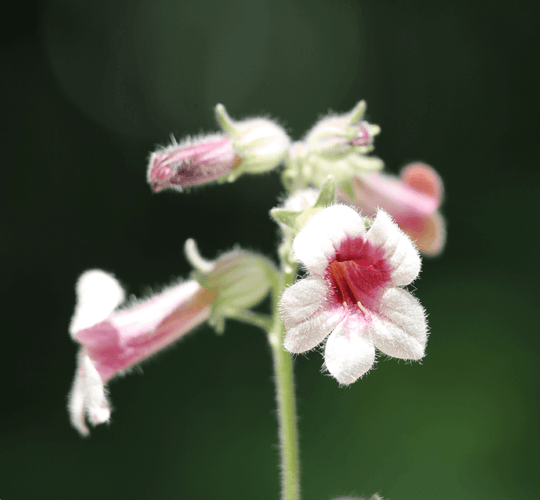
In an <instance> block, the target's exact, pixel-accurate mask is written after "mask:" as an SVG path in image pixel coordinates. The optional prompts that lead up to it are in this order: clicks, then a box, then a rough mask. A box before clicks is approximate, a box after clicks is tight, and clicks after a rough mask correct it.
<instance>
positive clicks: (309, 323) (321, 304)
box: [280, 276, 345, 353]
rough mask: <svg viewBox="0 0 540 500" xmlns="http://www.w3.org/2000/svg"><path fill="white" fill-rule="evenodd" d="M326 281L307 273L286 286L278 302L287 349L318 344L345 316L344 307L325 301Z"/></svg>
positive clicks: (303, 349)
mask: <svg viewBox="0 0 540 500" xmlns="http://www.w3.org/2000/svg"><path fill="white" fill-rule="evenodd" d="M327 292H328V289H327V287H326V283H325V282H324V281H323V280H322V279H320V278H318V277H316V276H310V277H309V278H306V279H304V280H302V281H299V282H298V283H296V284H294V285H293V286H291V287H289V288H287V290H285V292H284V293H283V296H282V298H281V302H280V309H281V314H282V316H283V322H284V324H285V329H286V330H287V334H286V336H285V341H284V343H283V345H284V347H285V349H287V350H288V351H289V352H294V353H300V352H306V351H309V350H311V349H313V348H314V347H316V346H317V345H319V344H320V343H321V342H322V341H323V340H324V339H325V338H326V337H327V336H328V335H329V334H330V332H331V331H332V330H333V329H334V328H335V327H336V326H337V325H338V324H339V322H340V321H341V320H342V319H343V317H344V316H345V308H343V307H340V306H337V307H336V306H331V305H329V304H328V303H327V301H326V294H327Z"/></svg>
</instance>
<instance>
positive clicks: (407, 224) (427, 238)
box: [397, 212, 446, 255]
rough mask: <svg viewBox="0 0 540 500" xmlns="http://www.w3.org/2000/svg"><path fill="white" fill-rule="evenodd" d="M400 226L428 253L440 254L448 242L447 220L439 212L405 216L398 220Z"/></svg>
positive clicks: (421, 249)
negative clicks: (410, 216)
mask: <svg viewBox="0 0 540 500" xmlns="http://www.w3.org/2000/svg"><path fill="white" fill-rule="evenodd" d="M397 222H398V224H399V226H400V227H401V228H402V229H403V231H405V232H406V233H407V234H408V235H409V237H410V238H411V239H412V240H413V241H414V242H415V243H416V246H417V247H418V249H419V250H420V251H421V252H422V253H424V254H426V255H437V254H439V253H440V252H441V251H442V249H443V248H444V245H445V243H446V227H445V222H444V219H443V217H442V216H441V214H439V212H435V213H433V214H431V215H426V216H424V217H413V218H408V217H405V218H403V219H398V220H397Z"/></svg>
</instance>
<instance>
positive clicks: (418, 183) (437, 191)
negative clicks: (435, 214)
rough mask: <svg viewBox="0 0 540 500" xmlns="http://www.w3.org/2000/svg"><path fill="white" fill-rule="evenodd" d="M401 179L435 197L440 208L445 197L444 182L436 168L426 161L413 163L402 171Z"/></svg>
mask: <svg viewBox="0 0 540 500" xmlns="http://www.w3.org/2000/svg"><path fill="white" fill-rule="evenodd" d="M401 180H402V181H403V182H405V183H406V184H408V185H409V186H411V187H412V188H414V189H416V190H417V191H420V192H421V193H425V194H427V195H428V196H431V197H433V198H434V199H435V200H436V201H437V206H436V207H435V208H438V207H439V205H440V204H441V201H442V198H443V183H442V180H441V178H440V176H439V174H438V173H437V172H436V171H435V169H434V168H431V167H430V166H429V165H426V164H425V163H420V162H419V163H411V164H410V165H407V166H406V167H405V168H404V169H403V171H402V172H401Z"/></svg>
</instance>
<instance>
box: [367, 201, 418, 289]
mask: <svg viewBox="0 0 540 500" xmlns="http://www.w3.org/2000/svg"><path fill="white" fill-rule="evenodd" d="M367 240H368V241H369V242H371V243H373V244H374V245H377V246H380V247H381V248H382V249H383V250H384V251H385V254H386V258H387V259H388V262H389V264H390V266H391V267H392V281H393V282H394V284H395V285H397V286H404V285H408V284H409V283H411V282H412V281H414V280H415V279H416V277H417V276H418V273H419V272H420V266H421V261H420V254H419V253H418V250H417V249H416V247H415V246H414V243H413V242H412V241H411V240H410V239H409V237H408V236H407V235H406V234H405V233H404V232H403V231H402V230H401V229H399V227H398V226H397V224H396V223H395V222H394V221H393V220H392V218H391V217H390V216H389V215H388V214H387V213H386V212H385V211H383V210H379V211H378V212H377V216H376V218H375V222H374V223H373V224H372V226H371V227H370V229H369V231H368V233H367Z"/></svg>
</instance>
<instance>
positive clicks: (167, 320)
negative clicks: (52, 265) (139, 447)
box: [69, 270, 216, 435]
mask: <svg viewBox="0 0 540 500" xmlns="http://www.w3.org/2000/svg"><path fill="white" fill-rule="evenodd" d="M76 291H77V306H76V309H75V314H74V315H73V319H72V321H71V325H70V329H69V330H70V334H71V336H72V337H73V339H74V340H76V341H77V342H78V343H79V344H80V345H81V349H80V351H79V355H78V367H77V371H76V375H75V380H74V383H73V388H72V390H71V393H70V397H69V412H70V416H71V422H72V424H73V426H74V427H75V428H76V429H77V430H78V431H79V432H80V433H81V434H83V435H87V434H88V427H87V426H86V423H85V414H86V416H87V418H88V420H89V421H90V422H91V423H92V424H94V425H96V424H100V423H103V422H106V421H108V420H109V417H110V406H109V401H108V399H107V392H106V388H105V384H106V383H107V382H108V381H109V380H110V379H111V378H113V377H115V376H116V375H118V374H119V373H121V372H123V371H124V370H126V369H128V368H130V367H132V366H133V365H135V364H137V363H139V362H141V361H142V360H144V359H146V358H148V357H149V356H151V355H152V354H154V353H156V352H157V351H160V350H161V349H163V348H165V347H166V346H168V345H170V344H171V343H172V342H174V341H176V340H177V339H179V338H180V337H182V336H183V335H185V334H186V333H187V332H189V331H190V330H191V329H193V328H194V327H195V326H197V325H198V324H200V323H202V322H204V321H205V320H206V319H208V317H209V316H210V310H211V306H212V303H213V301H214V298H215V296H216V292H215V291H211V290H206V289H204V288H202V287H201V286H200V285H199V283H197V281H195V280H191V281H186V282H184V283H180V284H178V285H175V286H172V287H170V288H168V289H166V290H164V291H163V292H162V293H160V294H159V295H157V296H155V297H153V298H151V299H150V300H147V301H145V302H140V303H136V304H135V305H133V306H132V307H129V308H126V309H117V307H118V306H119V305H120V304H121V303H122V302H123V301H124V297H125V295H124V291H123V289H122V287H121V286H120V284H119V283H118V281H117V280H116V279H115V278H114V277H112V276H111V275H109V274H107V273H105V272H103V271H99V270H91V271H87V272H85V273H84V274H83V275H82V276H81V277H80V278H79V281H78V282H77V286H76Z"/></svg>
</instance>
